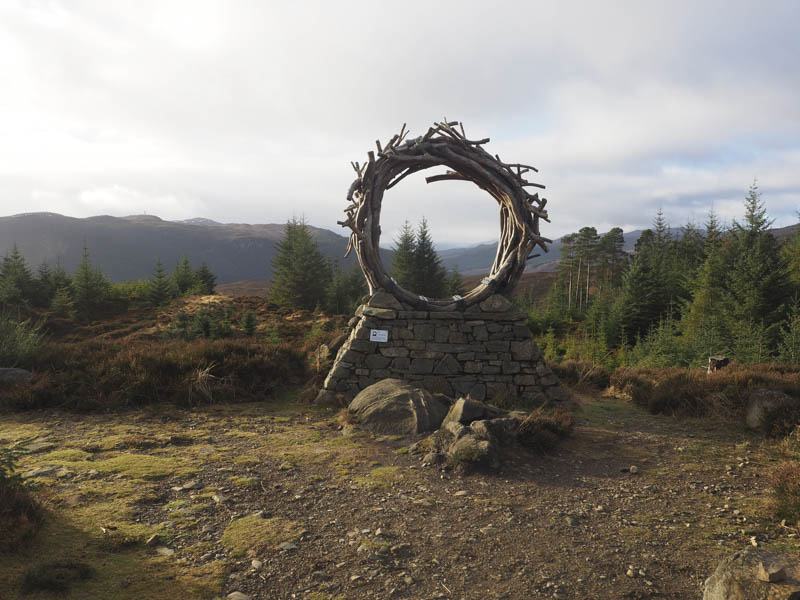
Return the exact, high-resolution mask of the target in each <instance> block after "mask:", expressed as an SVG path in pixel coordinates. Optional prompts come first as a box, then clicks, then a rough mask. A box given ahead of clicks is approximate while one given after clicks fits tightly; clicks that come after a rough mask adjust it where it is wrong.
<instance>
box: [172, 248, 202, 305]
mask: <svg viewBox="0 0 800 600" xmlns="http://www.w3.org/2000/svg"><path fill="white" fill-rule="evenodd" d="M172 280H173V281H174V282H175V287H177V288H178V294H179V295H181V296H183V295H184V294H186V293H188V292H189V291H190V290H191V289H192V288H193V287H194V286H195V285H196V284H197V275H195V272H194V269H192V265H190V264H189V258H188V257H187V256H186V255H185V254H184V255H183V258H181V260H180V261H178V262H176V263H175V270H174V271H173V272H172Z"/></svg>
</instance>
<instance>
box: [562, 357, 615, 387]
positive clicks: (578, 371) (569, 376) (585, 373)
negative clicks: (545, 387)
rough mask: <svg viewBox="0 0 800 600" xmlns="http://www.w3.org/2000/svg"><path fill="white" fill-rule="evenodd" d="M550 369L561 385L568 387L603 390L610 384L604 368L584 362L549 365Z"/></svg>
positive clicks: (572, 361)
mask: <svg viewBox="0 0 800 600" xmlns="http://www.w3.org/2000/svg"><path fill="white" fill-rule="evenodd" d="M550 369H551V370H552V371H553V373H555V374H556V376H557V377H558V378H559V379H560V380H561V381H562V382H563V383H567V384H569V385H575V386H578V385H589V386H592V387H595V388H600V389H605V388H607V387H608V385H609V382H610V374H609V372H608V370H607V369H606V368H605V367H603V366H602V365H599V364H597V363H592V362H589V361H585V360H565V361H564V362H562V363H551V364H550Z"/></svg>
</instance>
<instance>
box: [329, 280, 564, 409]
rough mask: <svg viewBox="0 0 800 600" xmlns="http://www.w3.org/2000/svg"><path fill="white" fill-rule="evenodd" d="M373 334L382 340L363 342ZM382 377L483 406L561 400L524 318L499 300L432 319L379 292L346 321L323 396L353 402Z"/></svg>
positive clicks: (433, 314)
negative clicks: (379, 334) (467, 398)
mask: <svg viewBox="0 0 800 600" xmlns="http://www.w3.org/2000/svg"><path fill="white" fill-rule="evenodd" d="M372 330H380V331H386V332H387V338H388V339H387V341H386V342H377V341H370V332H371V331H372ZM388 377H395V378H399V379H404V380H406V381H414V382H419V383H420V384H421V385H422V387H424V388H426V389H428V390H429V391H431V392H434V393H436V392H439V393H443V394H446V395H448V396H466V395H469V396H470V397H472V398H473V399H475V400H484V401H487V402H493V401H494V402H499V400H500V399H501V398H507V399H510V397H517V398H520V399H523V400H529V401H546V400H554V401H560V400H563V399H565V393H564V390H563V389H562V388H561V386H560V384H559V381H558V379H557V378H556V377H555V375H553V373H552V372H551V370H550V368H549V367H548V365H547V364H546V363H545V361H544V358H543V357H542V355H541V352H540V351H539V348H538V346H537V345H536V342H534V341H533V337H532V335H531V332H530V330H529V329H528V327H527V326H526V325H525V320H524V316H523V315H522V314H521V313H520V312H519V311H518V310H517V309H516V308H515V307H514V305H513V304H511V303H510V302H509V301H508V300H507V299H506V298H504V297H503V296H500V295H494V296H491V297H489V298H488V299H486V300H484V301H483V302H481V303H480V304H479V305H475V306H471V307H469V308H467V309H466V310H464V311H452V312H436V311H420V310H414V309H413V308H412V307H409V306H407V305H404V304H401V303H400V302H399V301H398V300H397V299H396V298H395V297H394V296H392V295H390V294H387V293H385V292H378V293H376V294H374V295H373V296H372V297H371V298H370V299H369V301H368V302H367V303H366V304H365V305H363V306H360V307H359V308H358V310H357V311H356V316H355V317H354V318H353V319H352V320H351V330H350V334H349V336H348V338H347V340H346V341H345V342H344V344H343V345H342V347H341V348H340V349H339V352H338V353H337V355H336V359H335V360H334V362H333V366H332V367H331V370H330V372H329V373H328V376H327V378H326V379H325V383H324V384H323V392H322V395H325V394H334V393H335V394H342V395H343V396H344V397H345V398H352V397H353V396H355V395H356V394H357V393H358V392H359V391H361V390H362V389H364V388H366V387H367V386H369V385H371V384H373V383H376V382H378V381H380V380H382V379H386V378H388Z"/></svg>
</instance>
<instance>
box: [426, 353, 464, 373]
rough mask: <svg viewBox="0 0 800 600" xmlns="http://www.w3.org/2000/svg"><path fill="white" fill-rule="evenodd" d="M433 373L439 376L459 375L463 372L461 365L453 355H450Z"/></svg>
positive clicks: (440, 362)
mask: <svg viewBox="0 0 800 600" xmlns="http://www.w3.org/2000/svg"><path fill="white" fill-rule="evenodd" d="M433 372H434V373H436V374H437V375H457V374H458V373H460V372H461V365H460V364H459V362H458V361H457V360H456V359H455V358H453V355H452V354H448V355H446V356H445V357H444V358H443V359H442V360H440V361H439V364H437V365H436V368H435V369H434V370H433Z"/></svg>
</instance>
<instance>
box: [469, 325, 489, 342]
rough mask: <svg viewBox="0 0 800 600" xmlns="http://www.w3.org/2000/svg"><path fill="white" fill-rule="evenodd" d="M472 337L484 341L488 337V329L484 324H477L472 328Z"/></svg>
mask: <svg viewBox="0 0 800 600" xmlns="http://www.w3.org/2000/svg"><path fill="white" fill-rule="evenodd" d="M472 337H473V339H475V340H478V341H479V342H485V341H486V340H488V339H489V331H488V330H487V329H486V326H485V325H478V326H477V327H475V329H473V330H472Z"/></svg>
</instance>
